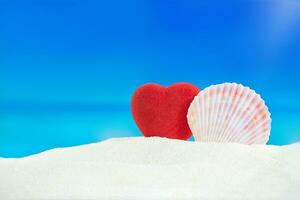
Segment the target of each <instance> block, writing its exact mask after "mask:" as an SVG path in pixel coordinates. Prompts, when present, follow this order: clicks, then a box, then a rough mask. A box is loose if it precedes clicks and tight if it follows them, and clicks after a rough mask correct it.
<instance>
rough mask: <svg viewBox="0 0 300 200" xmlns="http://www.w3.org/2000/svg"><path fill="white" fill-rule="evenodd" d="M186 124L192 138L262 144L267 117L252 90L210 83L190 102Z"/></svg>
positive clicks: (268, 126) (267, 129)
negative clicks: (210, 84)
mask: <svg viewBox="0 0 300 200" xmlns="http://www.w3.org/2000/svg"><path fill="white" fill-rule="evenodd" d="M187 119H188V124H189V126H190V129H191V131H192V133H193V135H194V138H195V140H196V141H203V142H236V143H242V144H266V143H267V141H268V140H269V135H270V130H271V117H270V112H269V111H268V108H267V106H266V105H265V102H264V101H263V100H262V99H261V97H260V95H258V94H256V93H255V91H254V90H251V89H250V88H248V87H244V86H243V85H241V84H236V83H224V84H219V85H212V86H210V87H208V88H206V89H204V90H203V91H201V92H200V93H199V94H198V95H197V96H196V97H195V98H194V100H193V102H192V103H191V105H190V107H189V110H188V114H187Z"/></svg>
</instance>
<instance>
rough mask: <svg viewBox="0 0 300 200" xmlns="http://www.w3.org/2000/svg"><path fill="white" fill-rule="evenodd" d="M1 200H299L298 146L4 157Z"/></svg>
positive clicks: (85, 150) (171, 147)
mask: <svg viewBox="0 0 300 200" xmlns="http://www.w3.org/2000/svg"><path fill="white" fill-rule="evenodd" d="M0 199H5V200H9V199H16V200H18V199H30V200H32V199H39V200H40V199H47V200H48V199H105V200H106V199H130V200H132V199H139V200H140V199H203V200H217V199H218V200H220V199H222V200H223V199H224V200H227V199H228V200H235V199H238V200H247V199H255V200H276V199H278V200H282V199H285V200H299V199H300V145H299V144H293V145H287V146H281V147H280V146H271V145H252V146H246V145H241V144H229V143H228V144H221V143H199V142H186V141H179V140H170V139H164V138H116V139H110V140H107V141H104V142H99V143H95V144H90V145H82V146H77V147H71V148H60V149H53V150H50V151H46V152H43V153H40V154H36V155H33V156H30V157H25V158H21V159H4V158H2V159H0Z"/></svg>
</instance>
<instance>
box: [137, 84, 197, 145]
mask: <svg viewBox="0 0 300 200" xmlns="http://www.w3.org/2000/svg"><path fill="white" fill-rule="evenodd" d="M199 92H200V90H199V88H197V87H196V86H194V85H192V84H189V83H175V84H173V85H171V86H169V87H164V86H161V85H158V84H145V85H143V86H141V87H140V88H138V89H137V90H136V91H135V93H134V95H133V97H132V101H131V111H132V115H133V118H134V120H135V122H136V124H137V126H138V128H139V129H140V131H141V132H142V133H143V135H144V136H146V137H150V136H159V137H167V138H173V139H182V140H187V139H188V138H189V137H190V136H191V135H192V133H191V130H190V128H189V125H188V123H187V117H186V115H187V111H188V108H189V106H190V104H191V102H192V101H193V99H194V97H195V96H196V95H197V94H198V93H199Z"/></svg>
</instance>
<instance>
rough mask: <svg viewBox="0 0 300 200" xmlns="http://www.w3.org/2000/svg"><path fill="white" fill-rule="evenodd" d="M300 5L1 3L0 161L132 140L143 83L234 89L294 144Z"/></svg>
mask: <svg viewBox="0 0 300 200" xmlns="http://www.w3.org/2000/svg"><path fill="white" fill-rule="evenodd" d="M299 76H300V1H297V0H284V1H283V0H239V1H238V0H227V1H210V0H203V1H198V0H185V1H184V0H144V1H143V0H126V1H117V0H111V1H98V0H81V1H80V0H41V1H38V0H0V157H22V156H27V155H31V154H34V153H38V152H41V151H44V150H47V149H51V148H55V147H67V146H73V145H80V144H87V143H92V142H97V141H101V140H104V139H107V138H112V137H124V136H140V135H141V133H140V132H139V130H138V129H137V127H136V125H135V123H134V121H133V119H132V116H131V112H130V99H131V96H132V93H133V92H134V90H135V89H136V88H137V87H139V86H140V85H141V84H144V83H147V82H156V83H160V84H163V85H169V84H172V83H174V82H178V81H187V82H191V83H193V84H196V85H197V86H199V87H200V88H201V89H204V88H205V87H207V86H209V85H211V84H217V83H222V82H238V83H242V84H244V85H247V86H249V87H251V88H253V89H255V90H256V91H257V92H258V93H259V94H261V95H262V97H263V98H264V99H265V101H266V103H267V105H268V107H269V109H270V111H271V113H272V119H273V123H272V132H271V137H270V140H269V144H275V145H285V144H290V143H293V142H297V141H299V140H300V105H299V103H300V77H299Z"/></svg>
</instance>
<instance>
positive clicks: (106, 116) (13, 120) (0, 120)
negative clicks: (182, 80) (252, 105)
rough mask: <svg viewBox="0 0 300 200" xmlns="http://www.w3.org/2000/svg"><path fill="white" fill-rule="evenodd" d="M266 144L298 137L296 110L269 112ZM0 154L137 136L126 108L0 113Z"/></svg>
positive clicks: (299, 135) (13, 153)
mask: <svg viewBox="0 0 300 200" xmlns="http://www.w3.org/2000/svg"><path fill="white" fill-rule="evenodd" d="M272 118H273V124H272V133H271V137H270V140H269V144H276V145H284V144H290V143H293V142H297V141H300V124H299V118H300V114H295V113H291V114H282V113H276V112H275V113H273V115H272ZM0 131H1V140H0V156H2V157H21V156H26V155H31V154H34V153H38V152H41V151H44V150H47V149H51V148H55V147H68V146H74V145H80V144H88V143H92V142H98V141H101V140H105V139H108V138H113V137H128V136H141V133H140V132H139V130H138V129H137V127H136V126H135V123H134V121H133V119H132V117H131V114H130V112H129V111H127V110H123V111H114V112H109V111H106V112H91V111H90V112H83V111H80V112H76V111H73V112H70V111H69V112H65V111H64V112H34V113H28V112H27V113H26V112H23V113H10V114H5V115H3V114H2V115H1V116H0Z"/></svg>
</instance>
